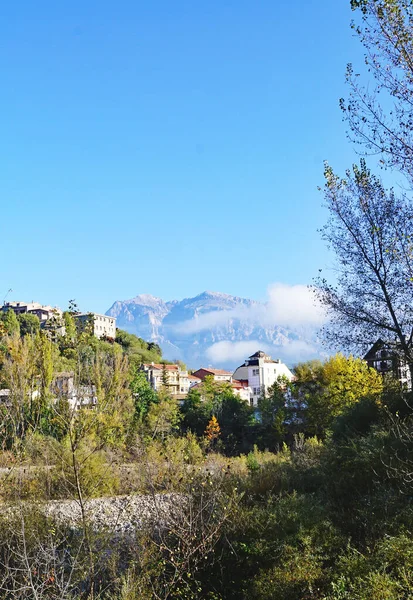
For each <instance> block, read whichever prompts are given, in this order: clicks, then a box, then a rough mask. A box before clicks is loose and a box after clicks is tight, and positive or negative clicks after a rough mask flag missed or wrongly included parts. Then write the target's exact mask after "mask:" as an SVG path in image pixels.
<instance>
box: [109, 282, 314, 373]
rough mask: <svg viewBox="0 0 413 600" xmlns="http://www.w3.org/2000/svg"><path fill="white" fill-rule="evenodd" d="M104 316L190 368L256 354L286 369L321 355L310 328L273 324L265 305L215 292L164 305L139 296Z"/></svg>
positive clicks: (233, 363)
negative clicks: (268, 356) (281, 363)
mask: <svg viewBox="0 0 413 600" xmlns="http://www.w3.org/2000/svg"><path fill="white" fill-rule="evenodd" d="M106 314H107V315H109V316H112V317H116V319H117V323H116V324H117V327H119V328H121V329H125V330H126V331H129V332H130V333H134V334H135V335H138V336H139V337H141V338H143V339H145V340H147V341H153V342H156V343H158V344H159V345H160V346H161V348H162V350H163V356H164V357H165V358H166V359H169V360H175V359H177V360H182V361H183V362H185V363H186V365H187V366H188V367H190V368H198V367H200V366H215V367H217V366H219V367H226V368H235V367H236V366H237V365H239V364H240V363H242V362H243V361H244V359H245V358H246V357H247V356H249V355H251V354H253V353H254V352H255V351H257V350H264V351H266V352H268V353H270V354H271V355H272V356H273V358H280V359H281V360H283V361H284V362H286V363H287V364H289V365H290V366H292V365H294V364H295V363H297V362H299V361H301V360H307V359H309V358H316V357H319V356H320V355H321V350H320V347H319V346H318V344H317V340H316V331H315V330H314V329H308V328H307V329H303V328H298V327H295V328H294V327H289V326H285V325H284V326H280V325H277V324H276V323H275V322H273V320H274V319H273V318H272V316H271V313H270V311H269V310H268V306H267V305H266V304H265V303H260V302H257V301H255V300H250V299H247V298H239V297H236V296H231V295H229V294H223V293H220V292H208V291H206V292H203V293H202V294H199V295H198V296H195V297H194V298H185V299H183V300H172V301H169V302H165V301H164V300H162V299H161V298H156V297H154V296H151V295H149V294H140V295H138V296H136V297H135V298H132V299H131V300H123V301H121V300H117V301H116V302H114V303H113V305H112V306H111V307H110V308H109V310H108V311H107V312H106Z"/></svg>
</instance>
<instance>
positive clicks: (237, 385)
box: [141, 351, 294, 406]
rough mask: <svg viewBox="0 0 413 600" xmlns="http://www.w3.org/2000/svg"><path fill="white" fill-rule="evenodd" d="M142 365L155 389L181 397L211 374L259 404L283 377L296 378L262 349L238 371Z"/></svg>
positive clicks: (239, 393)
mask: <svg viewBox="0 0 413 600" xmlns="http://www.w3.org/2000/svg"><path fill="white" fill-rule="evenodd" d="M141 369H142V371H143V372H144V373H145V375H146V378H147V380H148V382H149V383H150V384H151V386H152V387H153V389H154V390H159V389H161V388H163V387H167V389H168V392H169V394H171V395H172V396H173V397H175V398H177V399H179V400H182V399H183V398H185V396H186V395H187V394H188V392H189V390H190V389H192V388H195V389H196V388H199V387H200V386H201V384H202V382H203V381H205V379H206V378H207V377H209V378H210V380H211V381H214V382H217V383H223V382H226V383H227V384H229V385H230V386H231V389H232V390H233V392H234V394H236V395H237V396H239V397H240V398H242V399H243V400H245V401H246V402H247V403H248V404H250V405H251V406H257V404H258V398H259V397H260V395H261V394H262V393H263V392H264V391H265V390H266V389H268V388H269V387H270V386H272V385H273V384H274V383H275V382H276V381H277V380H278V378H279V377H285V378H287V379H288V380H289V381H292V379H293V378H294V376H293V374H292V373H291V371H290V369H289V368H288V367H287V365H285V364H284V363H282V362H281V361H280V360H274V359H272V358H271V356H269V355H268V354H266V353H265V352H262V351H258V352H255V354H252V355H251V356H250V357H248V358H247V359H246V360H245V362H244V364H242V365H240V366H239V367H237V369H235V371H234V372H232V371H225V370H223V369H213V368H211V367H208V368H206V367H202V368H201V369H198V370H197V371H194V372H193V373H192V374H189V373H188V371H186V370H183V369H181V367H180V366H179V365H163V364H155V363H150V364H148V363H147V364H143V365H142V367H141Z"/></svg>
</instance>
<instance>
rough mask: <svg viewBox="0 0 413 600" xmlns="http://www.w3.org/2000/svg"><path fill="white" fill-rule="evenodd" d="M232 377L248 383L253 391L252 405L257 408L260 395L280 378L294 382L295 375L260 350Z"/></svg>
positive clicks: (278, 361) (236, 370)
mask: <svg viewBox="0 0 413 600" xmlns="http://www.w3.org/2000/svg"><path fill="white" fill-rule="evenodd" d="M232 377H233V379H234V380H238V381H246V382H248V387H249V388H250V389H251V396H250V404H251V406H257V404H258V398H259V397H260V395H261V394H263V393H265V392H266V390H268V388H269V387H271V386H272V385H273V384H274V383H275V382H276V381H277V380H278V378H279V377H286V378H287V379H288V381H292V380H293V378H294V375H293V374H292V373H291V371H290V369H289V368H288V367H287V365H285V364H284V363H282V362H281V361H280V360H279V359H272V358H271V356H269V355H268V354H266V353H265V352H262V351H261V350H259V351H258V352H255V354H252V355H251V356H250V357H249V358H247V359H246V361H245V362H244V364H243V365H241V366H239V367H238V368H237V369H235V371H234V374H233V376H232Z"/></svg>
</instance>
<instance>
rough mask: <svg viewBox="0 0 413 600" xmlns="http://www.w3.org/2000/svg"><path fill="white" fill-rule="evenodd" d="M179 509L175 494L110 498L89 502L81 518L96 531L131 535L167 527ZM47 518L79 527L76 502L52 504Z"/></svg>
mask: <svg viewBox="0 0 413 600" xmlns="http://www.w3.org/2000/svg"><path fill="white" fill-rule="evenodd" d="M182 505H183V498H182V497H180V496H179V495H177V494H155V495H153V496H149V495H136V496H113V497H105V498H93V499H91V500H88V501H86V502H85V516H86V518H87V521H88V523H90V525H91V526H92V527H93V528H94V529H96V530H103V529H108V530H110V531H111V532H112V533H117V534H126V533H133V532H134V531H137V530H139V529H142V528H143V527H145V526H147V525H150V524H153V525H155V526H156V527H161V528H163V527H167V526H168V522H169V520H170V519H171V517H172V515H173V514H175V515H176V513H177V511H178V510H179V507H182ZM45 512H46V515H47V516H50V517H53V518H55V519H56V520H57V521H58V522H61V523H65V524H67V525H69V526H73V527H78V526H81V523H82V512H81V508H80V504H79V502H78V501H76V500H53V501H51V502H48V503H47V504H46V505H45Z"/></svg>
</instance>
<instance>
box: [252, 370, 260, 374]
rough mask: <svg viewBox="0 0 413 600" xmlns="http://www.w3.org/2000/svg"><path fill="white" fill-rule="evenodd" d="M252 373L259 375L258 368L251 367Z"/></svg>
mask: <svg viewBox="0 0 413 600" xmlns="http://www.w3.org/2000/svg"><path fill="white" fill-rule="evenodd" d="M252 374H253V375H259V374H260V370H259V369H253V370H252Z"/></svg>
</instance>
